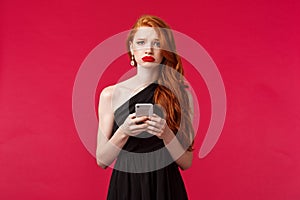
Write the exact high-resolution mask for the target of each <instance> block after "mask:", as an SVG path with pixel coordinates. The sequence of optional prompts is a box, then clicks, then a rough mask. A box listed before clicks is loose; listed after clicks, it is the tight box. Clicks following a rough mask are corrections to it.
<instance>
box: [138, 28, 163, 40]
mask: <svg viewBox="0 0 300 200" xmlns="http://www.w3.org/2000/svg"><path fill="white" fill-rule="evenodd" d="M138 38H150V39H158V34H157V32H156V31H155V29H154V28H152V27H140V28H138V29H137V31H136V33H135V35H134V39H138Z"/></svg>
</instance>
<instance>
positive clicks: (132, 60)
mask: <svg viewBox="0 0 300 200" xmlns="http://www.w3.org/2000/svg"><path fill="white" fill-rule="evenodd" d="M134 64H135V62H134V57H133V54H131V61H130V65H131V66H132V67H133V66H134Z"/></svg>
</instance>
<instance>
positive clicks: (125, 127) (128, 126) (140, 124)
mask: <svg viewBox="0 0 300 200" xmlns="http://www.w3.org/2000/svg"><path fill="white" fill-rule="evenodd" d="M147 119H148V117H147V116H143V117H136V116H135V113H132V114H130V115H128V117H127V118H126V120H125V121H124V123H123V124H122V125H121V126H120V129H121V130H122V132H123V133H124V134H126V135H128V136H136V135H138V134H140V133H141V132H143V131H146V130H147V127H148V124H146V123H145V121H146V120H147Z"/></svg>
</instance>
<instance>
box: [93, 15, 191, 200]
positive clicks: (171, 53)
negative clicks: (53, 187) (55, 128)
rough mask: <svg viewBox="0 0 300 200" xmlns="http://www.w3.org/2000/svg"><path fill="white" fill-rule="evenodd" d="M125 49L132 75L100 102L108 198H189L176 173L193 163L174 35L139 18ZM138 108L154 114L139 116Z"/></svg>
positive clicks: (100, 149)
mask: <svg viewBox="0 0 300 200" xmlns="http://www.w3.org/2000/svg"><path fill="white" fill-rule="evenodd" d="M127 49H128V54H129V58H130V59H131V62H130V64H131V65H132V66H133V67H135V68H136V74H135V75H134V76H133V77H131V78H129V79H127V80H125V81H123V82H120V83H117V84H115V85H112V86H109V87H107V88H104V89H103V90H102V92H101V94H100V100H99V128H98V139H97V152H96V158H97V163H98V165H99V166H101V167H102V168H104V169H105V168H107V167H108V166H110V165H113V164H114V167H113V168H114V169H113V172H112V175H111V179H110V184H109V189H108V194H107V199H108V200H185V199H188V196H187V193H186V189H185V185H184V182H183V179H182V177H181V174H180V170H186V169H188V168H189V167H190V166H191V164H192V159H193V139H194V131H193V128H192V123H191V121H192V117H193V113H192V111H193V107H192V98H191V95H190V93H189V92H188V90H187V84H186V83H185V80H184V77H183V67H182V63H181V59H180V57H179V55H177V53H176V47H175V41H174V37H173V34H172V31H171V29H170V27H169V26H168V25H167V24H166V23H165V22H164V21H163V20H162V19H160V18H158V17H156V16H150V15H146V16H142V17H140V18H139V19H138V20H137V22H136V23H135V24H134V26H133V28H132V30H131V32H130V33H129V36H128V39H127ZM140 103H144V104H145V103H146V104H147V105H153V107H150V108H153V111H151V113H150V114H149V115H148V114H147V115H146V114H145V115H142V116H140V115H137V111H136V109H137V104H140ZM114 162H115V163H114Z"/></svg>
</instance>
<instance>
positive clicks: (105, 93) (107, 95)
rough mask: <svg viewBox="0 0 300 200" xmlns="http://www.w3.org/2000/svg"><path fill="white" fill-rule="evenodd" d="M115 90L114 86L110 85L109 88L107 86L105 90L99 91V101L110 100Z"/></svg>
mask: <svg viewBox="0 0 300 200" xmlns="http://www.w3.org/2000/svg"><path fill="white" fill-rule="evenodd" d="M115 88H116V85H110V86H107V87H106V88H104V89H103V90H102V91H101V94H100V99H101V98H104V99H111V98H112V96H113V93H114V90H115Z"/></svg>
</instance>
